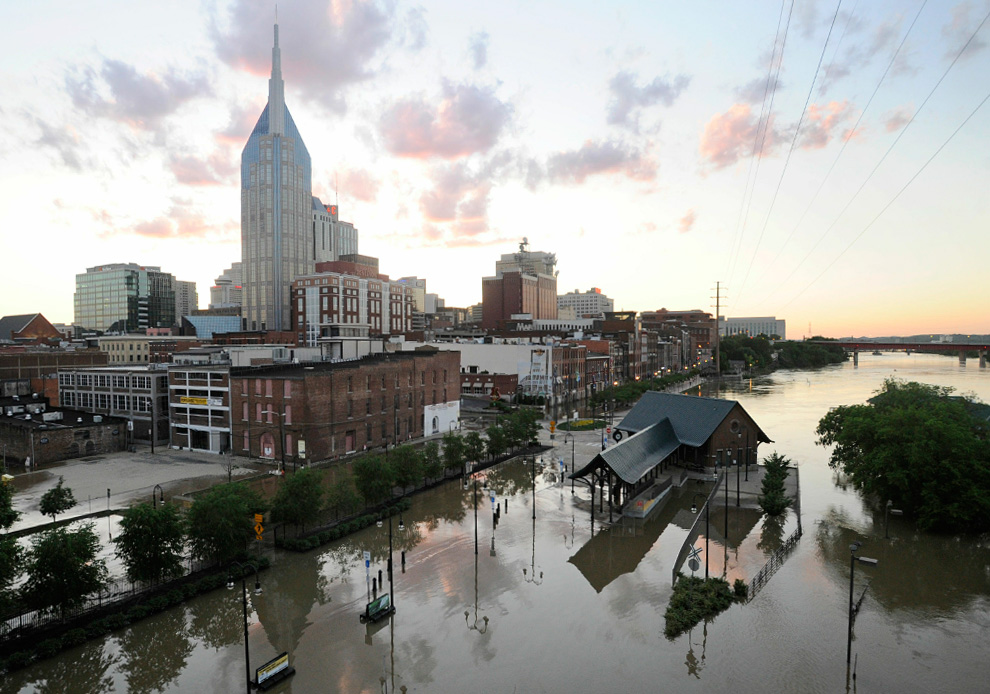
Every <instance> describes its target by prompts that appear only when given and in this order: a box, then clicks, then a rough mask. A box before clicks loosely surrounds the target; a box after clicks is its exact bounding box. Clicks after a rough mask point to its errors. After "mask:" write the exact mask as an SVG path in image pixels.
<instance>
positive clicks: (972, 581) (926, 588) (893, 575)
mask: <svg viewBox="0 0 990 694" xmlns="http://www.w3.org/2000/svg"><path fill="white" fill-rule="evenodd" d="M850 525H851V524H850V523H849V522H848V518H847V515H846V513H845V511H843V510H841V509H836V508H830V509H829V511H828V512H827V513H826V514H825V516H824V517H823V518H822V520H821V522H820V523H819V524H818V527H817V532H816V534H815V540H816V542H817V544H818V548H819V551H820V552H821V554H822V557H823V558H824V560H825V565H826V566H827V567H828V569H829V574H830V575H831V577H832V579H833V580H836V581H847V580H848V577H849V545H850V544H852V543H853V542H854V541H859V542H862V543H863V547H862V550H861V551H860V554H864V555H866V556H870V557H874V558H876V559H878V560H879V564H878V565H877V566H876V567H875V568H872V569H870V570H869V571H870V575H871V576H872V581H871V582H870V593H871V595H872V597H873V599H874V600H876V601H877V602H879V603H880V604H881V605H883V607H884V608H886V609H887V610H909V611H914V612H917V613H918V616H919V617H922V616H923V617H926V618H931V617H944V618H950V617H953V616H954V615H955V614H956V613H958V612H960V611H967V610H970V609H972V607H973V604H974V601H979V600H984V599H986V597H987V595H990V572H988V571H987V567H988V566H990V547H988V546H987V545H986V544H985V543H982V542H978V541H974V539H973V538H967V537H951V536H944V535H935V534H930V533H920V532H917V531H909V532H906V533H904V534H903V536H898V537H893V538H892V539H890V540H885V539H884V538H883V512H882V511H877V515H876V516H875V518H874V525H873V528H872V534H867V533H865V532H860V531H858V530H856V529H854V528H851V527H849V526H850ZM905 527H907V526H905ZM898 529H899V530H900V529H901V526H899V527H898ZM902 532H903V531H902ZM891 534H892V535H893V534H894V530H893V529H892V530H891ZM858 574H859V572H858V571H857V576H858Z"/></svg>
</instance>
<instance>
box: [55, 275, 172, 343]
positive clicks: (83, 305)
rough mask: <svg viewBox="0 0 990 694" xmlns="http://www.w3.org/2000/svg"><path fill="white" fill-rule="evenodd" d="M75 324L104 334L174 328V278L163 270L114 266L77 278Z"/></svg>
mask: <svg viewBox="0 0 990 694" xmlns="http://www.w3.org/2000/svg"><path fill="white" fill-rule="evenodd" d="M73 309H74V311H73V313H74V316H73V324H74V325H78V326H80V327H82V328H84V329H88V330H102V331H104V332H137V331H140V330H145V329H147V328H170V327H172V326H173V325H175V278H174V277H173V276H172V275H171V274H170V273H168V272H162V271H161V268H160V267H153V266H150V265H137V264H136V263H111V264H109V265H97V266H96V267H91V268H86V272H85V273H84V274H79V275H76V293H75V294H74V295H73Z"/></svg>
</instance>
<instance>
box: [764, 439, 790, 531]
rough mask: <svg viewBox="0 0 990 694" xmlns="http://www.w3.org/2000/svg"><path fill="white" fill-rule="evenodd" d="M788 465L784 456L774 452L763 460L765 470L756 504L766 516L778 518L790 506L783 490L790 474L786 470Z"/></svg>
mask: <svg viewBox="0 0 990 694" xmlns="http://www.w3.org/2000/svg"><path fill="white" fill-rule="evenodd" d="M790 464H791V461H790V460H789V459H788V458H787V457H786V456H783V455H781V454H780V453H777V452H776V451H774V452H773V453H771V454H770V455H768V456H767V457H766V458H764V459H763V465H764V467H765V470H764V472H763V482H762V485H761V490H760V491H761V494H760V495H759V496H758V497H757V502H758V503H759V504H760V507H761V508H762V509H763V512H764V513H766V514H767V515H768V516H779V515H780V514H782V513H783V512H784V511H786V510H787V508H788V507H789V506H790V505H791V499H790V497H788V496H787V492H786V491H785V490H784V482H785V481H786V480H787V476H788V475H789V474H790V471H789V470H788V469H787V468H788V467H789V466H790Z"/></svg>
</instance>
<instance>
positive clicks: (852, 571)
mask: <svg viewBox="0 0 990 694" xmlns="http://www.w3.org/2000/svg"><path fill="white" fill-rule="evenodd" d="M861 546H862V544H861V543H859V542H854V543H852V544H851V545H849V630H848V632H847V634H846V665H849V662H850V661H851V660H852V638H853V621H854V620H855V614H856V612H857V611H858V610H859V608H858V607H853V578H854V577H855V575H856V562H859V563H860V564H866V565H867V566H876V565H877V564H878V563H879V562H878V561H877V560H876V559H873V558H871V557H857V556H856V552H858V551H859V548H860V547H861Z"/></svg>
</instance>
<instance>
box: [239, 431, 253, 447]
mask: <svg viewBox="0 0 990 694" xmlns="http://www.w3.org/2000/svg"><path fill="white" fill-rule="evenodd" d="M241 447H242V448H243V449H244V450H245V451H246V450H248V449H250V448H251V439H250V438H248V432H247V429H245V430H244V443H243V444H241Z"/></svg>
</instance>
